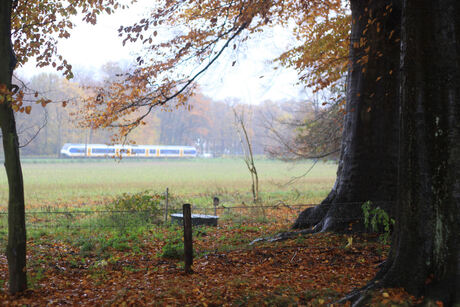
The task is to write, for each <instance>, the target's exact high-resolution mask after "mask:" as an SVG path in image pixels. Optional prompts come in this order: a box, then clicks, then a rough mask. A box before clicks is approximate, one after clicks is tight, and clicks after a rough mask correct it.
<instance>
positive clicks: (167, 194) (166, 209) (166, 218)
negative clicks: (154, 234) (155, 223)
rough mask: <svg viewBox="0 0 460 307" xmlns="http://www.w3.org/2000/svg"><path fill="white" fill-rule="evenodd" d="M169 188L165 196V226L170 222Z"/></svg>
mask: <svg viewBox="0 0 460 307" xmlns="http://www.w3.org/2000/svg"><path fill="white" fill-rule="evenodd" d="M168 205H169V188H166V195H165V224H166V223H167V222H168Z"/></svg>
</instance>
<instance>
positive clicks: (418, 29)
mask: <svg viewBox="0 0 460 307" xmlns="http://www.w3.org/2000/svg"><path fill="white" fill-rule="evenodd" d="M402 27H403V30H402V45H401V46H402V50H401V51H402V57H401V59H402V75H401V89H402V92H401V146H400V161H401V162H400V166H399V169H400V173H399V185H400V186H399V192H398V206H397V223H396V227H395V235H394V238H393V244H392V248H391V253H390V256H389V259H388V261H387V264H386V266H385V267H384V268H383V270H382V271H381V272H380V274H379V275H378V277H379V278H380V279H381V281H382V282H383V285H385V286H402V287H404V288H406V289H407V290H409V291H410V292H413V293H415V294H418V295H422V294H423V295H425V296H426V297H431V298H434V299H436V300H442V301H443V302H444V303H445V304H446V306H451V305H454V303H460V254H459V245H460V239H459V238H460V235H459V233H460V227H459V225H460V224H459V221H460V73H459V72H460V4H459V2H458V0H418V1H414V0H405V1H404V8H403V26H402Z"/></svg>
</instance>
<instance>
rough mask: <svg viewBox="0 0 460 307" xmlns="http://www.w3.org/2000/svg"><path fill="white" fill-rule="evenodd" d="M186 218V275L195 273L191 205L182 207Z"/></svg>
mask: <svg viewBox="0 0 460 307" xmlns="http://www.w3.org/2000/svg"><path fill="white" fill-rule="evenodd" d="M182 210H183V217H184V263H185V273H186V274H191V273H193V270H192V264H193V243H192V209H191V208H190V204H184V205H183V207H182Z"/></svg>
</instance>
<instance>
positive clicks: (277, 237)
mask: <svg viewBox="0 0 460 307" xmlns="http://www.w3.org/2000/svg"><path fill="white" fill-rule="evenodd" d="M311 233H315V230H314V229H303V230H300V231H286V232H280V233H278V234H276V235H275V236H273V237H262V238H257V239H254V240H253V241H252V242H251V243H249V245H254V244H255V243H259V242H279V241H284V240H287V239H291V238H295V237H298V236H301V235H306V234H311Z"/></svg>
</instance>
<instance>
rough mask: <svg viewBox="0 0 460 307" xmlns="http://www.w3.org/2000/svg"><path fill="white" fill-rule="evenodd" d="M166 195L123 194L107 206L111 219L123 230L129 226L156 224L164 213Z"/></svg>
mask: <svg viewBox="0 0 460 307" xmlns="http://www.w3.org/2000/svg"><path fill="white" fill-rule="evenodd" d="M163 200H164V195H161V194H151V193H149V192H148V191H143V192H139V193H135V194H127V193H123V194H122V195H121V196H118V197H117V198H115V199H114V200H113V201H112V202H110V203H109V204H107V205H106V209H107V211H109V212H110V219H111V220H112V223H114V224H115V226H116V227H118V228H119V229H121V230H124V228H126V227H129V226H139V225H142V224H145V223H154V222H156V221H158V220H159V218H160V216H161V212H162V210H161V209H162V208H161V202H162V201H163Z"/></svg>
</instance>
